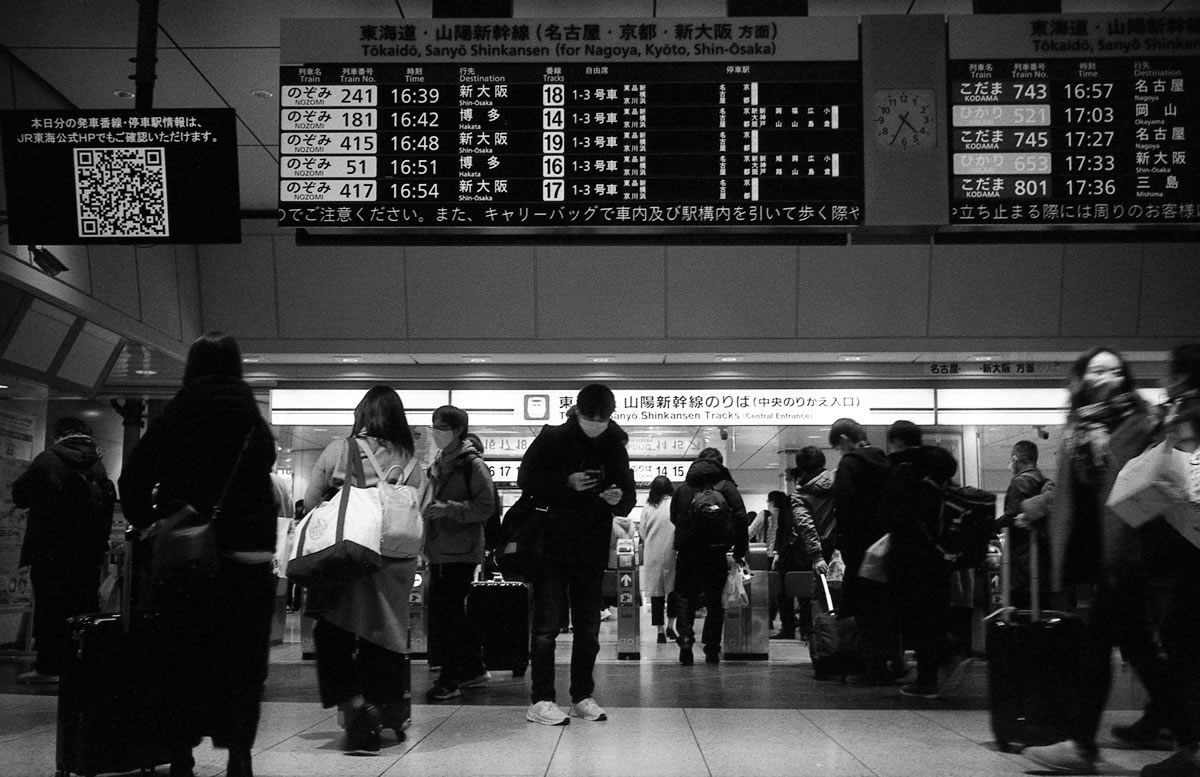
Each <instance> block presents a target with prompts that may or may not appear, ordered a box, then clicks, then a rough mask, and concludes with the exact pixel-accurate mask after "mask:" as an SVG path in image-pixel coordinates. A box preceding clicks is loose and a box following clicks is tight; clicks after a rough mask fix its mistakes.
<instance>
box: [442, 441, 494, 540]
mask: <svg viewBox="0 0 1200 777" xmlns="http://www.w3.org/2000/svg"><path fill="white" fill-rule="evenodd" d="M468 472H469V473H470V474H469V475H468ZM427 482H428V483H429V486H428V488H429V500H430V501H429V504H427V505H426V506H425V557H426V558H428V559H429V563H431V564H446V563H470V564H482V563H483V557H484V544H483V527H484V523H485V522H486V521H487V519H488V518H489V517H490V516H491V515H492V513H493V512H494V511H495V509H496V502H495V489H494V488H493V487H492V476H491V473H490V472H489V471H488V466H487V464H486V463H485V462H484V460H483V458H482V457H481V456H480V455H479V452H478V451H476V450H475V448H473V447H472V446H471V445H470V444H469V443H467V444H462V445H459V446H458V447H456V448H455V449H454V450H453V451H450V452H448V453H447V452H446V451H441V452H439V453H438V455H437V458H435V459H434V460H433V464H432V465H430V467H429V480H428V481H427ZM435 502H442V503H445V506H444V507H440V508H438V507H434V503H435Z"/></svg>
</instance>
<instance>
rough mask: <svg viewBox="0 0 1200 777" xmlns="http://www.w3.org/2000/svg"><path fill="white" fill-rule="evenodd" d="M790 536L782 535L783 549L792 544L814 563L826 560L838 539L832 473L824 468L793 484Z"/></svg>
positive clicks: (792, 546)
mask: <svg viewBox="0 0 1200 777" xmlns="http://www.w3.org/2000/svg"><path fill="white" fill-rule="evenodd" d="M791 501H792V524H791V532H790V536H788V537H785V538H783V541H782V547H781V548H779V549H778V550H779V551H780V552H781V553H782V552H783V551H784V550H786V549H789V548H795V549H797V550H798V551H799V552H802V553H803V554H804V555H805V556H807V557H808V559H809V561H812V562H813V563H816V562H817V561H819V560H821V559H825V560H826V561H828V560H829V559H828V557H829V556H831V555H832V554H833V547H834V544H835V543H836V542H837V534H836V532H837V521H836V520H834V515H833V473H832V472H830V471H829V470H827V469H823V470H821V471H820V472H818V473H817V474H816V475H814V476H813V477H812V478H809V480H808V481H806V482H805V483H803V484H801V485H798V486H796V489H795V490H794V491H793V492H792V497H791Z"/></svg>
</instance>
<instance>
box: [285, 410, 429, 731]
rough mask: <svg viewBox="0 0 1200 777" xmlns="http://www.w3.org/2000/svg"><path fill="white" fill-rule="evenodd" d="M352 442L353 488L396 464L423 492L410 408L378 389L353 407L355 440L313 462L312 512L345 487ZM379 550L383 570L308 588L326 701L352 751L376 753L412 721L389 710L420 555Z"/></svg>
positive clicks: (400, 678)
mask: <svg viewBox="0 0 1200 777" xmlns="http://www.w3.org/2000/svg"><path fill="white" fill-rule="evenodd" d="M349 445H354V446H356V447H357V455H358V456H359V457H360V458H361V459H362V460H363V461H362V471H363V476H364V482H363V483H355V484H354V485H357V486H359V487H366V488H370V487H372V486H376V485H378V484H379V479H380V475H381V474H384V475H386V474H387V473H388V472H389V471H392V472H393V473H395V472H396V470H393V469H392V468H393V467H394V466H398V467H399V468H400V469H399V472H404V471H405V470H407V471H408V473H409V474H408V476H407V478H406V479H405V480H404V483H405V484H406V485H410V486H413V487H414V488H417V489H419V490H421V491H422V492H423V491H424V488H423V486H424V482H425V475H424V473H423V472H422V469H421V467H419V466H415V465H414V466H411V467H410V466H408V465H409V463H410V462H411V460H412V459H413V457H414V455H415V454H414V449H413V433H412V429H410V428H409V425H408V417H407V416H406V415H405V412H404V403H403V402H402V401H401V400H400V395H399V394H397V393H396V391H395V389H393V388H391V387H390V386H374V387H373V388H371V389H370V390H369V391H367V393H366V394H365V395H364V396H363V398H362V400H361V401H360V402H359V403H358V406H357V407H356V408H354V426H353V427H352V428H351V430H350V438H349V439H338V440H334V441H333V442H331V443H330V444H329V445H328V446H327V447H326V448H325V450H324V451H322V452H321V455H320V457H319V458H318V459H317V462H316V464H314V465H313V470H312V476H311V477H310V478H309V481H308V489H307V490H306V491H305V493H304V507H305V509H306V510H312V509H313V508H314V507H316V506H317V505H319V504H320V503H321V502H324V501H326V500H327V499H329V498H330V497H332V496H333V494H335V493H337V491H338V490H339V489H340V488H341V487H342V486H343V485H344V484H346V482H347V479H348V475H347V473H346V455H347V447H348V446H349ZM368 452H369V454H370V455H368ZM371 457H374V460H375V462H376V463H378V465H379V470H380V471H379V472H377V471H376V469H375V466H374V464H373V463H372V462H371ZM393 477H396V476H395V475H394V474H393ZM397 479H399V478H397ZM389 482H390V481H389ZM380 551H381V555H382V557H383V558H382V563H383V566H382V568H381V569H379V571H377V572H373V573H371V574H369V575H366V576H365V577H361V578H359V579H358V580H355V581H354V582H352V583H349V584H347V585H345V586H342V587H340V588H332V589H320V590H313V591H310V592H309V597H308V605H307V607H306V611H305V614H306V615H308V616H310V617H315V618H316V619H317V623H316V625H315V626H314V627H313V642H314V644H315V646H316V650H317V685H318V688H319V691H320V695H321V704H322V705H323V706H325V707H327V708H328V707H334V706H336V707H338V708H339V709H340V710H341V711H342V713H343V714H344V716H345V720H346V738H345V743H344V747H345V748H346V749H347V750H367V751H377V750H379V748H380V732H381V730H382V729H383V728H384V727H387V728H392V729H394V730H395V731H396V735H397V737H398V738H401V737H402V736H403V734H402V731H403V726H404V724H405V722H406V721H404V720H401V719H399V718H400V717H401V716H402V715H401V713H400V712H399V711H398V710H397V709H393V708H392V707H391V706H390V705H392V704H398V703H399V702H401V701H402V700H403V698H404V694H405V691H406V690H407V689H406V688H405V686H406V684H407V683H406V682H405V677H406V675H407V674H408V672H409V668H408V665H407V657H406V655H405V653H407V651H408V606H409V605H408V597H409V594H410V593H411V592H412V588H413V579H414V576H415V574H416V571H417V558H416V557H415V556H404V555H400V554H398V553H396V552H389V550H388V549H387V548H381V549H380Z"/></svg>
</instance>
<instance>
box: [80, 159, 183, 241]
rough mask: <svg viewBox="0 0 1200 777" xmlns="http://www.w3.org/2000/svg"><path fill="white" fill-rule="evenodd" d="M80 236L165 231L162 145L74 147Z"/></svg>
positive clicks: (152, 234)
mask: <svg viewBox="0 0 1200 777" xmlns="http://www.w3.org/2000/svg"><path fill="white" fill-rule="evenodd" d="M75 200H76V203H77V206H78V216H79V236H80V237H166V236H167V234H168V231H167V161H166V150H165V149H163V148H77V149H75Z"/></svg>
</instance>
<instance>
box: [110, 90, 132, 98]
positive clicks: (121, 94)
mask: <svg viewBox="0 0 1200 777" xmlns="http://www.w3.org/2000/svg"><path fill="white" fill-rule="evenodd" d="M134 96H135V95H134V93H133V92H131V91H129V90H128V89H116V90H114V91H113V97H116V98H117V99H118V100H132V99H133V98H134Z"/></svg>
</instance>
